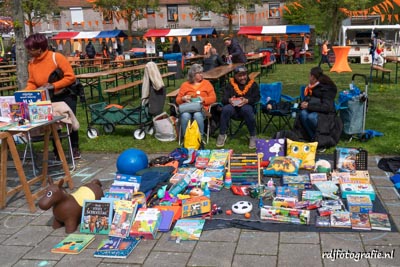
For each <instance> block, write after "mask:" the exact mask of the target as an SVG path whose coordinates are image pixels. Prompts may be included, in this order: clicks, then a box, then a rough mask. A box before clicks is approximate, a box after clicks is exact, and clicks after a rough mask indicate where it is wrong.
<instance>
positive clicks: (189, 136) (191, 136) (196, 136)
mask: <svg viewBox="0 0 400 267" xmlns="http://www.w3.org/2000/svg"><path fill="white" fill-rule="evenodd" d="M200 146H201V134H200V130H199V125H198V124H197V121H196V120H193V121H189V122H188V126H187V127H186V131H185V140H184V141H183V147H185V148H187V149H189V148H191V149H195V150H198V149H199V148H200Z"/></svg>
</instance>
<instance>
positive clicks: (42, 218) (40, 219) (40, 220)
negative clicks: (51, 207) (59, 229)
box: [30, 213, 53, 226]
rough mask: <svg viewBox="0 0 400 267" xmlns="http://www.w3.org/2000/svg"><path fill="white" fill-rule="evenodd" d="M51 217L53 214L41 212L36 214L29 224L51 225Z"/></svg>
mask: <svg viewBox="0 0 400 267" xmlns="http://www.w3.org/2000/svg"><path fill="white" fill-rule="evenodd" d="M52 218H53V214H48V213H42V214H41V215H39V216H37V217H36V218H35V219H34V220H32V222H31V223H30V225H43V226H51V225H52V224H51V222H50V221H52Z"/></svg>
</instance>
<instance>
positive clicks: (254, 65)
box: [246, 53, 266, 71]
mask: <svg viewBox="0 0 400 267" xmlns="http://www.w3.org/2000/svg"><path fill="white" fill-rule="evenodd" d="M246 57H247V65H249V66H250V71H255V70H258V69H259V67H260V66H261V64H262V62H263V59H264V58H265V57H266V54H264V53H257V54H247V55H246Z"/></svg>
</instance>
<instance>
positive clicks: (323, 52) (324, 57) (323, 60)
mask: <svg viewBox="0 0 400 267" xmlns="http://www.w3.org/2000/svg"><path fill="white" fill-rule="evenodd" d="M329 50H330V49H329V48H328V40H325V41H324V42H323V44H322V50H321V60H320V61H319V64H318V67H321V64H323V63H328V66H329V68H331V63H329V58H328V52H329Z"/></svg>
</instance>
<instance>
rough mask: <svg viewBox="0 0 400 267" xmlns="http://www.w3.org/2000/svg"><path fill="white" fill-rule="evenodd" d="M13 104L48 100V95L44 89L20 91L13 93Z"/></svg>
mask: <svg viewBox="0 0 400 267" xmlns="http://www.w3.org/2000/svg"><path fill="white" fill-rule="evenodd" d="M14 97H15V102H23V103H28V104H29V103H32V102H37V101H46V100H50V97H49V93H48V91H47V90H45V89H36V90H21V91H16V92H14Z"/></svg>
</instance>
